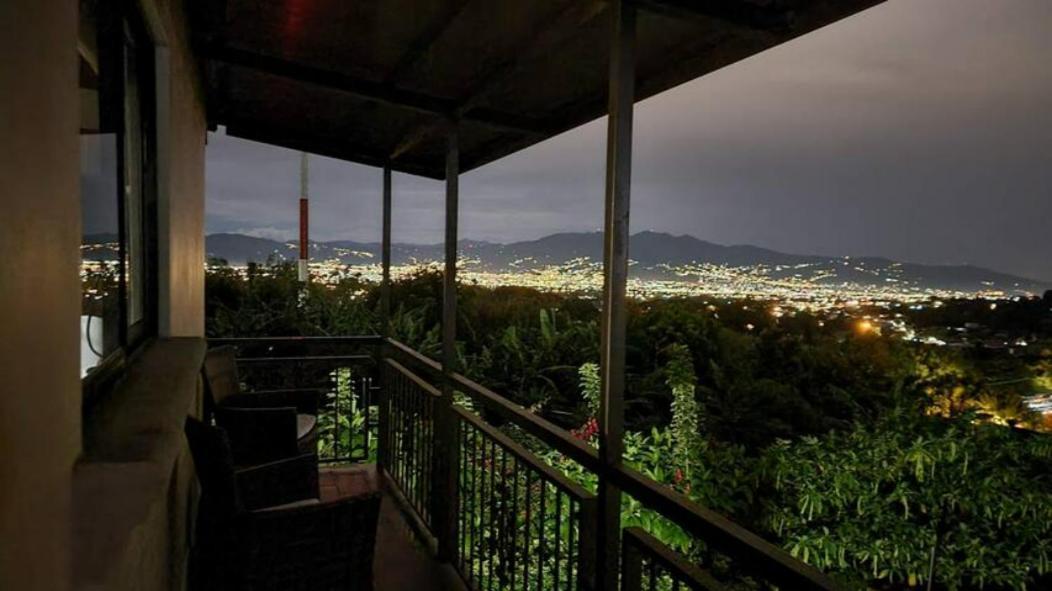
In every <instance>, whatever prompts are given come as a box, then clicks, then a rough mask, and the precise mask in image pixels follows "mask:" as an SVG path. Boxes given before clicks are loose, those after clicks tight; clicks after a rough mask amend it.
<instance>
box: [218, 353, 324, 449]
mask: <svg viewBox="0 0 1052 591" xmlns="http://www.w3.org/2000/svg"><path fill="white" fill-rule="evenodd" d="M203 374H204V381H205V394H206V396H205V402H206V405H205V406H206V409H207V410H208V411H209V412H210V413H212V414H214V416H215V419H216V423H217V424H219V425H220V426H221V427H223V428H224V429H226V431H227V433H228V434H229V436H230V444H231V447H232V449H233V452H234V458H235V460H236V461H237V464H238V465H253V464H261V463H264V462H269V461H271V460H275V459H278V458H287V457H289V456H292V455H296V454H298V453H316V452H317V449H318V404H319V400H320V397H321V393H320V392H319V391H318V390H315V389H290V390H256V391H252V392H242V391H241V381H240V377H239V376H238V370H237V351H236V349H234V348H233V347H216V348H214V349H210V350H209V351H208V354H207V355H206V356H205V363H204V368H203Z"/></svg>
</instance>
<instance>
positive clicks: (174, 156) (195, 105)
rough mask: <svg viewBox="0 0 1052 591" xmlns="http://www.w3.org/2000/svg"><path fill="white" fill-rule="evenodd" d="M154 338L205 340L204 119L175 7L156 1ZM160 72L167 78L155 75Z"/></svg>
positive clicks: (178, 10)
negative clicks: (159, 32)
mask: <svg viewBox="0 0 1052 591" xmlns="http://www.w3.org/2000/svg"><path fill="white" fill-rule="evenodd" d="M155 6H156V8H154V9H153V10H154V11H155V13H156V14H158V15H160V18H159V19H158V20H159V21H160V22H161V24H162V26H163V27H164V29H165V36H166V40H165V41H166V44H167V47H166V48H164V49H162V50H161V51H160V52H159V54H158V61H159V63H158V74H159V76H158V77H159V90H160V91H161V92H159V93H158V95H159V97H160V98H159V103H160V104H159V111H158V127H159V134H160V136H161V142H160V146H159V147H160V157H161V162H160V170H159V172H160V174H159V179H158V182H159V185H160V186H159V195H158V207H159V210H160V234H161V236H160V238H161V239H160V241H159V243H160V261H159V262H160V285H159V288H160V289H159V291H160V297H161V302H160V319H159V320H160V322H159V329H160V333H161V336H202V335H204V276H205V272H204V260H205V246H204V223H205V160H204V158H205V132H206V127H205V125H206V124H205V113H204V100H203V98H202V97H203V94H202V88H201V85H200V84H199V77H198V74H197V72H196V64H195V62H194V61H193V58H192V55H191V54H190V52H189V49H188V48H189V42H188V36H187V31H186V29H185V26H184V24H185V18H184V15H183V13H182V10H181V5H180V3H179V2H171V3H169V2H157V3H156V5H155ZM165 71H167V75H166V76H162V75H161V73H162V72H165Z"/></svg>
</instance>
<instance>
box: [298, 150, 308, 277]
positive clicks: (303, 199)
mask: <svg viewBox="0 0 1052 591" xmlns="http://www.w3.org/2000/svg"><path fill="white" fill-rule="evenodd" d="M308 213H309V205H308V201H307V153H306V152H303V153H301V154H300V259H299V267H298V276H299V280H300V283H306V282H307V281H308V280H309V279H310V273H309V272H308V267H307V261H308V259H310V253H309V251H308V249H309V248H310V244H309V243H308V219H307V215H308Z"/></svg>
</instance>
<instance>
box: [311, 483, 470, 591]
mask: <svg viewBox="0 0 1052 591" xmlns="http://www.w3.org/2000/svg"><path fill="white" fill-rule="evenodd" d="M319 485H320V486H321V496H322V500H323V501H324V500H326V499H331V498H334V497H337V496H345V495H354V494H358V493H362V492H366V491H369V490H379V489H381V488H382V486H381V482H380V478H379V476H378V475H377V473H376V470H375V467H374V466H371V465H370V466H360V467H359V466H356V467H352V468H334V469H326V470H323V471H322V473H321V477H320V479H319ZM376 530H377V531H376V562H375V563H374V565H373V572H374V575H375V582H376V590H377V591H388V590H391V591H401V590H403V589H405V590H407V591H410V590H411V591H418V590H419V591H431V590H435V591H440V590H442V591H444V590H447V589H448V590H458V591H459V590H461V589H464V585H463V583H462V582H461V581H460V579H459V578H458V577H457V575H456V574H455V573H454V572H453V569H452V568H451V567H449V566H448V565H443V564H441V563H439V562H437V561H435V560H434V559H433V558H432V557H431V555H430V552H429V551H428V550H427V549H426V548H425V547H424V546H423V545H422V544H421V543H420V541H419V540H418V538H417V537H416V534H415V533H414V532H413V529H412V528H411V527H410V526H409V523H408V522H407V521H406V519H405V517H404V516H403V515H402V512H401V510H400V509H399V507H398V505H397V501H395V500H394V498H392V497H391V495H389V494H385V495H384V498H383V504H382V505H381V508H380V521H379V524H378V525H377V528H376Z"/></svg>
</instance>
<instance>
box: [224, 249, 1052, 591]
mask: <svg viewBox="0 0 1052 591" xmlns="http://www.w3.org/2000/svg"><path fill="white" fill-rule="evenodd" d="M441 287H442V277H441V274H440V273H435V272H433V271H422V272H420V273H417V274H415V275H412V276H410V277H407V278H405V279H402V280H400V281H396V282H394V284H393V285H392V302H393V303H394V306H395V308H394V310H393V311H392V318H391V324H392V330H393V334H394V336H395V337H396V338H398V339H400V340H402V341H403V342H405V343H406V344H408V345H409V346H411V347H413V348H415V349H417V350H419V351H421V352H423V353H424V354H426V355H430V356H432V357H437V356H438V355H439V352H440V348H441V347H440V345H441V331H440V315H441V293H442V292H441ZM301 289H302V288H301V285H300V284H299V283H298V282H297V281H296V279H295V272H294V269H293V268H292V267H291V266H288V265H278V266H271V267H265V268H264V267H252V268H250V269H249V271H248V272H247V277H242V276H240V275H238V274H237V272H236V271H235V270H233V269H230V268H225V267H221V268H216V269H212V270H210V271H209V274H208V279H207V292H206V302H207V313H208V328H207V330H208V334H209V335H210V336H263V335H274V336H293V335H327V334H361V333H368V332H374V331H377V330H378V328H379V327H378V323H377V317H378V316H377V314H376V311H377V307H378V294H377V292H376V290H374V289H372V288H371V287H369V286H365V285H361V284H359V283H358V282H357V281H356V280H353V279H351V280H345V281H343V282H341V283H339V284H336V285H311V286H310V287H309V290H308V292H307V293H306V295H305V296H304V297H300V294H301ZM458 298H459V300H460V305H459V307H458V318H457V323H458V342H457V354H458V365H459V367H460V368H461V370H462V371H463V372H464V373H465V374H466V375H468V376H469V377H470V378H472V379H474V380H476V381H478V382H480V383H482V384H485V385H486V386H488V387H490V388H492V389H493V390H495V391H497V392H499V393H501V394H502V395H506V396H508V397H509V398H510V399H512V400H513V401H515V402H517V403H519V404H522V405H524V406H526V407H528V408H531V409H533V410H535V411H536V412H538V413H540V414H542V415H544V416H545V417H546V418H547V419H549V420H551V421H553V422H555V423H556V424H558V425H561V426H563V427H566V428H568V429H575V433H576V434H577V435H578V436H579V437H581V438H582V439H585V440H587V441H592V437H593V436H594V435H593V433H594V424H592V423H590V421H589V419H593V418H594V417H596V416H597V415H598V410H599V392H600V383H599V371H598V366H596V365H595V363H594V360H595V359H597V358H598V357H599V346H598V333H599V329H598V318H599V316H598V308H597V303H596V302H595V301H594V300H591V299H588V298H585V297H577V296H567V295H557V294H548V293H541V292H537V291H535V290H529V289H525V288H514V287H508V288H497V289H485V288H480V287H477V286H467V285H461V286H458ZM961 306H963V307H964V309H965V310H966V313H967V314H973V313H974V314H979V313H980V311H981V306H979V304H967V305H965V304H961ZM1021 306H1022V305H1021ZM1035 306H1036V304H1034V303H1033V302H1025V306H1022V307H1019V308H1018V309H1012V308H1009V309H1008V311H1007V312H1005V313H1004V316H1003V318H1002V320H1003V322H1005V323H1010V324H1013V325H1014V324H1019V323H1022V322H1023V320H1025V319H1029V318H1032V317H1033V315H1034V314H1037V313H1038V312H1039V310H1037V309H1036V308H1035ZM986 308H987V309H989V305H988V304H986ZM1032 308H1033V309H1032ZM1045 310H1046V311H1045V312H1044V313H1045V314H1046V316H1047V306H1046V308H1045ZM628 312H629V313H628V334H627V342H628V351H627V359H626V362H627V376H626V379H627V383H626V424H627V426H628V431H627V433H626V436H625V441H624V444H625V453H624V459H625V462H626V463H627V464H629V465H631V466H633V467H634V468H635V469H637V470H640V471H641V472H642V473H644V474H645V475H647V476H649V477H650V478H652V479H654V480H655V481H657V482H659V483H662V484H665V485H668V486H670V487H672V488H674V489H676V490H677V491H679V492H681V493H683V494H686V495H688V496H689V497H690V498H692V499H693V500H695V501H696V502H698V503H699V504H701V505H703V506H705V507H708V508H711V509H714V510H716V511H718V512H720V513H722V514H725V515H727V516H729V517H731V518H732V519H734V520H735V521H737V522H739V523H742V524H743V525H745V526H747V527H749V528H751V529H753V530H754V531H757V532H758V533H760V534H762V535H764V536H765V537H767V538H769V539H771V540H772V541H775V542H777V543H780V544H783V545H784V546H785V547H786V548H788V549H789V550H790V551H791V552H792V553H793V554H794V555H795V556H797V557H799V558H801V559H803V560H805V561H807V562H810V563H811V564H814V565H816V566H818V567H819V568H821V569H823V570H826V571H828V572H831V573H834V574H835V575H836V576H838V577H840V578H841V579H843V580H844V581H846V582H848V584H850V585H853V586H858V587H866V586H869V587H874V588H880V589H892V588H903V587H910V586H915V585H922V584H924V583H926V582H927V581H928V579H929V578H930V577H933V578H934V582H935V584H936V588H942V589H973V588H993V589H1001V588H1006V589H1009V588H1010V589H1023V588H1030V589H1036V588H1049V585H1050V583H1049V576H1050V575H1049V574H1047V573H1048V572H1049V570H1050V565H1049V552H1050V550H1052V547H1050V546H1052V542H1050V540H1052V532H1050V530H1049V528H1050V525H1049V524H1050V523H1052V498H1050V494H1052V493H1050V491H1052V482H1050V478H1052V476H1050V474H1052V470H1050V469H1049V468H1050V467H1052V466H1050V462H1052V458H1050V456H1052V449H1050V448H1052V444H1050V443H1049V439H1048V438H1047V437H1045V436H1040V435H1034V436H1024V435H1022V434H1021V433H1020V432H1019V430H1017V429H1012V428H1006V427H1003V426H995V425H992V424H990V423H991V422H993V423H998V424H1001V425H1019V426H1035V424H1036V422H1035V419H1034V417H1033V416H1032V415H1030V413H1028V412H1027V411H1026V409H1025V408H1023V407H1022V405H1021V398H1020V396H1019V393H1018V392H1017V391H1015V390H1011V389H997V388H994V387H992V386H991V385H990V383H989V379H988V378H989V375H990V374H991V371H993V370H996V371H997V374H998V375H1009V376H1014V375H1015V374H1016V373H1018V374H1019V375H1022V376H1023V379H1022V380H1021V382H1022V383H1025V384H1026V385H1027V386H1028V387H1032V388H1040V387H1042V385H1043V384H1046V383H1052V381H1049V377H1048V376H1052V363H1049V361H1048V360H1049V359H1052V354H1046V355H1045V356H1043V357H1040V358H1037V359H1034V358H1031V359H1030V360H1026V361H1024V360H1007V361H1006V360H1003V359H997V360H992V359H978V358H977V357H976V355H974V354H973V353H972V352H955V351H951V350H948V349H945V348H943V349H938V348H932V347H923V346H917V345H913V344H910V343H904V342H901V341H898V340H894V339H891V338H885V337H879V336H872V335H871V336H868V337H865V338H863V337H860V336H858V335H856V334H854V333H853V332H852V331H851V330H850V326H848V325H846V324H845V321H837V320H832V319H827V320H826V321H825V322H824V324H823V323H819V322H818V321H817V319H816V318H814V317H812V316H809V315H807V314H799V315H797V316H796V317H785V318H781V319H776V318H774V317H773V316H772V315H771V314H770V312H769V309H768V306H767V304H765V303H763V302H759V301H739V302H710V301H708V300H705V299H702V298H683V299H667V300H658V301H647V302H631V303H630V306H629V310H628ZM925 314H927V313H925ZM931 314H936V315H938V318H934V319H931V318H929V319H928V321H931V322H947V321H948V320H947V319H948V318H949V316H946V315H947V314H948V311H947V310H945V309H943V310H939V311H937V312H932V313H931ZM925 318H927V316H924V317H921V318H920V320H921V321H925ZM335 378H336V383H337V387H336V389H335V390H334V391H333V392H331V393H330V395H329V400H328V404H330V405H335V406H338V407H339V408H340V410H341V412H340V415H341V416H340V419H339V420H340V421H341V422H340V423H339V425H337V424H336V423H335V422H334V421H335V420H336V419H335V415H332V416H329V417H327V418H325V419H324V422H323V424H321V425H320V427H321V441H322V443H321V445H322V448H321V449H322V452H323V453H335V451H336V450H337V448H339V449H340V450H345V449H351V448H352V447H355V446H361V445H364V441H363V440H361V439H353V437H355V436H353V435H351V434H352V433H361V429H360V426H361V425H362V423H363V422H364V420H365V414H364V413H365V410H366V409H362V408H360V407H359V406H358V405H357V404H358V403H357V398H356V397H355V396H353V395H352V390H353V387H352V384H353V380H354V378H353V376H352V375H351V374H350V373H346V374H344V373H340V374H338V375H337V376H335ZM456 403H457V404H458V405H461V406H470V400H469V399H468V398H467V397H465V396H463V395H462V394H460V393H457V394H456ZM374 424H375V422H374ZM582 425H583V427H582ZM356 427H359V428H356ZM502 429H503V430H504V431H505V432H507V433H509V434H510V435H512V436H514V437H515V438H516V439H517V440H519V441H520V442H522V443H523V445H525V446H526V447H527V449H529V450H531V451H532V452H533V453H535V454H536V455H537V456H539V457H541V458H542V459H543V460H545V461H546V462H548V463H549V464H550V465H552V466H554V467H555V468H556V469H558V470H560V471H562V472H563V473H564V474H566V475H568V476H569V477H570V478H572V479H573V480H575V481H577V482H579V483H580V484H581V485H582V486H584V487H585V488H586V489H589V490H593V491H594V490H595V488H596V477H595V475H593V474H591V473H589V472H585V471H584V470H583V469H581V467H580V466H578V465H577V464H575V463H574V462H572V461H570V460H568V459H567V458H565V457H563V456H561V455H560V454H557V453H555V452H553V451H551V449H550V448H548V447H546V446H543V445H540V444H538V443H537V442H536V441H534V440H532V439H531V438H530V437H529V436H528V435H526V434H524V433H522V432H520V431H518V430H516V429H515V428H514V427H510V426H507V425H505V426H503V427H502ZM337 431H338V432H339V437H337V435H336V434H337ZM374 443H375V438H372V440H371V444H374ZM369 451H370V453H372V451H373V449H370V450H369ZM469 468H470V470H473V471H478V473H479V474H485V475H486V476H487V479H486V482H490V481H491V480H489V478H490V475H491V474H492V476H493V477H495V481H496V482H497V483H498V484H497V486H507V485H506V483H503V476H502V474H503V473H502V472H496V471H495V467H494V466H493V465H492V464H489V465H487V464H485V463H480V464H478V465H474V464H473V465H472V466H471V467H469ZM515 482H517V481H515ZM515 482H513V483H512V484H511V485H510V487H509V488H507V490H504V491H501V490H498V491H497V492H498V493H499V494H498V495H497V501H496V502H497V507H498V509H499V508H501V507H503V506H504V504H505V503H512V504H514V503H513V501H511V500H509V499H508V497H507V494H508V493H509V492H510V491H512V490H514V489H516V487H520V484H517V483H515ZM486 486H489V485H488V484H487V485H486ZM525 486H527V484H526V483H521V487H525ZM521 487H520V488H521ZM519 492H522V490H520V491H519ZM480 494H481V492H480ZM534 498H535V499H536V498H539V496H537V497H534ZM623 503H624V504H623V507H622V517H623V523H624V524H625V525H640V526H642V527H644V528H645V529H647V530H648V531H650V532H651V533H652V534H654V535H656V536H657V537H658V538H659V539H661V540H663V541H664V542H665V543H667V544H669V545H670V546H671V547H672V548H673V549H675V550H677V551H679V552H682V553H683V554H684V555H686V556H689V557H690V558H691V559H692V560H694V561H696V562H698V563H700V564H703V565H704V566H705V567H706V568H709V569H710V570H713V572H717V573H731V574H733V572H732V571H733V568H732V567H728V566H727V564H726V561H725V560H722V559H721V558H720V557H719V556H718V555H714V554H713V553H712V552H710V550H709V549H708V548H706V546H705V544H704V543H703V541H700V540H696V539H693V538H692V537H691V536H689V535H688V534H687V533H686V532H684V531H683V530H682V529H680V528H679V527H677V526H676V525H675V524H672V523H669V522H668V521H667V520H665V519H663V518H662V517H660V516H659V515H657V514H655V513H653V512H652V511H648V510H646V509H644V508H643V507H642V506H641V505H640V504H639V503H638V502H637V501H636V500H634V499H631V498H629V497H627V496H626V497H625V498H624V501H623ZM479 507H480V511H481V510H483V509H484V510H486V511H491V508H486V507H482V505H480V506H479ZM489 515H490V518H487V519H492V517H493V515H500V511H497V513H491V514H489ZM506 517H507V516H506ZM512 517H514V519H512ZM512 517H507V519H511V520H510V521H504V522H492V521H487V522H483V521H478V525H479V526H480V528H481V529H479V530H478V532H477V533H474V534H472V535H473V536H474V537H473V538H471V543H472V544H477V555H478V556H479V557H486V556H488V555H489V553H493V552H505V555H503V556H499V557H498V558H497V559H496V560H495V561H492V562H490V563H487V564H496V565H501V564H507V563H509V562H510V560H511V557H510V555H507V552H509V551H510V550H509V548H512V547H519V548H521V544H520V543H519V542H514V543H513V542H508V538H506V537H501V536H502V535H505V534H506V533H507V532H508V531H518V526H519V525H521V520H522V519H525V515H522V516H512ZM472 519H476V517H472ZM477 519H479V520H481V519H482V517H481V516H477ZM473 523H474V522H473ZM482 526H485V527H482ZM494 527H495V528H497V530H494V529H493V528H494ZM539 527H542V528H545V529H544V530H543V532H549V530H550V528H554V527H556V525H555V524H553V523H547V522H545V523H543V524H541V525H540V526H539ZM562 527H569V526H566V525H564V526H562ZM501 528H503V530H502V531H503V533H501V531H498V530H500V529H501ZM543 532H542V531H541V530H535V531H534V534H539V533H543ZM551 533H552V535H554V531H552V532H551ZM560 533H561V534H566V533H567V532H560ZM522 534H523V532H521V531H519V533H516V534H515V535H519V536H521V535H522ZM545 535H548V534H547V533H546V534H545ZM534 538H537V536H534ZM534 538H531V539H534ZM537 539H539V538H537ZM520 541H521V540H520ZM529 543H530V544H534V543H535V542H532V541H531V542H529ZM933 549H934V550H935V562H934V565H935V566H934V570H932V569H930V565H931V560H932V550H933ZM535 550H536V547H531V551H535ZM516 551H518V550H516ZM480 564H481V563H480ZM480 568H481V567H480ZM485 568H490V566H486V567H485ZM487 576H493V577H496V578H495V579H494V580H495V581H497V582H498V583H500V581H501V580H503V579H502V578H501V577H506V576H507V573H505V572H503V571H500V569H499V568H498V569H497V570H495V571H492V572H489V571H487ZM544 576H546V577H547V576H550V573H547V574H545V575H544ZM1042 585H1045V587H1042Z"/></svg>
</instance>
